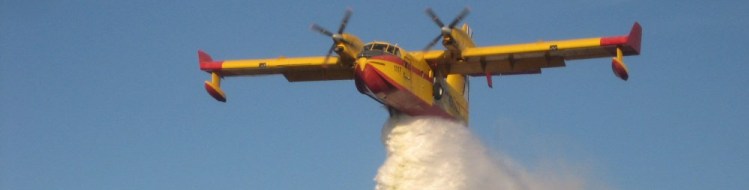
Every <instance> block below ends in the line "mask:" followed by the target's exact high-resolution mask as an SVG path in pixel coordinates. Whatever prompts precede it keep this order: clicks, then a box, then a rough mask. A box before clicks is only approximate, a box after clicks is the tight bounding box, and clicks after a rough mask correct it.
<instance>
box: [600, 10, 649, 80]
mask: <svg viewBox="0 0 749 190" xmlns="http://www.w3.org/2000/svg"><path fill="white" fill-rule="evenodd" d="M641 43H642V27H641V26H640V23H638V22H635V24H634V25H632V30H630V32H629V34H628V35H624V36H613V37H604V38H601V46H612V47H614V49H613V51H614V54H615V55H616V57H613V58H612V61H611V70H613V71H614V75H616V76H617V77H619V78H620V79H622V80H625V81H626V80H627V79H629V69H628V68H627V65H626V64H624V56H625V55H640V47H641Z"/></svg>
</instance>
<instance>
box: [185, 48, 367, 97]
mask: <svg viewBox="0 0 749 190" xmlns="http://www.w3.org/2000/svg"><path fill="white" fill-rule="evenodd" d="M198 60H199V64H200V70H203V71H205V72H208V73H211V81H205V89H206V91H208V94H210V95H211V96H212V97H213V98H215V99H216V100H218V101H221V102H226V94H225V93H224V91H223V90H221V78H223V77H230V76H260V75H273V74H281V75H283V76H284V77H286V80H288V81H289V82H300V81H323V80H348V79H353V78H354V69H353V68H351V67H347V66H343V65H342V64H338V58H337V57H329V58H328V59H327V61H326V58H325V57H324V56H321V57H294V58H286V57H279V58H275V59H247V60H225V61H214V60H213V58H211V56H210V55H208V54H207V53H205V52H203V51H201V50H199V51H198Z"/></svg>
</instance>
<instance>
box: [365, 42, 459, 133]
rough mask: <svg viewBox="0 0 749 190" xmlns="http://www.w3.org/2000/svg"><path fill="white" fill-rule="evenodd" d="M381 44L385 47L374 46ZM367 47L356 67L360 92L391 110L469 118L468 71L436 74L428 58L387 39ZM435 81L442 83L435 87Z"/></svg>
mask: <svg viewBox="0 0 749 190" xmlns="http://www.w3.org/2000/svg"><path fill="white" fill-rule="evenodd" d="M377 45H380V46H382V50H380V49H372V48H371V47H372V46H377ZM367 47H369V48H365V50H364V51H363V52H362V54H361V56H359V57H358V58H357V60H356V65H355V68H354V71H355V73H354V80H355V83H356V87H357V89H358V90H359V92H361V93H362V94H366V95H368V96H370V97H372V98H373V99H375V100H377V101H378V102H380V103H382V104H384V105H385V106H387V107H388V108H389V109H390V111H391V114H407V115H410V116H420V115H432V116H439V117H444V118H449V119H455V120H459V121H468V101H467V99H466V97H465V95H464V92H465V90H467V89H466V87H465V76H464V75H448V76H447V77H439V76H435V75H434V72H433V71H432V69H431V67H430V66H429V65H428V64H427V62H426V61H425V60H424V59H421V58H419V57H414V56H413V55H411V54H408V53H406V52H405V51H404V50H402V49H400V48H397V47H395V46H393V45H390V44H387V43H381V42H373V43H370V44H368V45H367ZM435 83H439V84H440V85H436V87H435ZM443 84H444V85H443ZM437 88H439V89H437Z"/></svg>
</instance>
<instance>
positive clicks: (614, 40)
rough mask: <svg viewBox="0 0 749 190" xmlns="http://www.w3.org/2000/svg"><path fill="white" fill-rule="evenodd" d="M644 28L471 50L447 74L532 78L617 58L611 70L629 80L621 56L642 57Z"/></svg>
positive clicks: (431, 56) (435, 55) (434, 55)
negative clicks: (568, 65) (581, 62)
mask: <svg viewBox="0 0 749 190" xmlns="http://www.w3.org/2000/svg"><path fill="white" fill-rule="evenodd" d="M641 38H642V28H641V27H640V25H639V24H638V23H635V24H634V26H633V27H632V30H631V31H630V33H629V34H628V35H623V36H612V37H599V38H585V39H572V40H560V41H542V42H534V43H525V44H511V45H497V46H483V47H469V48H465V49H464V50H462V51H461V59H459V60H458V61H457V62H454V63H453V64H451V65H449V66H448V67H447V68H448V70H447V72H448V74H465V75H472V76H483V75H486V76H489V75H509V74H532V73H540V72H541V69H542V68H547V67H561V66H565V60H575V59H588V58H599V57H614V60H613V62H612V68H613V69H614V73H615V74H616V75H617V76H619V77H620V78H622V79H624V80H626V79H627V78H628V74H627V70H626V66H624V64H623V62H622V60H621V59H622V58H621V57H622V56H625V55H639V54H640V41H641ZM424 57H425V59H427V61H430V62H432V61H439V60H440V59H441V57H442V56H441V54H439V53H436V52H431V51H430V52H427V53H425V54H424Z"/></svg>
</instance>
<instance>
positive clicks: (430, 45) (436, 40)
mask: <svg viewBox="0 0 749 190" xmlns="http://www.w3.org/2000/svg"><path fill="white" fill-rule="evenodd" d="M440 38H442V34H440V35H437V37H436V38H434V40H432V42H429V45H427V47H425V48H424V51H429V50H430V49H432V47H434V45H435V44H437V42H438V41H440Z"/></svg>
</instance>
